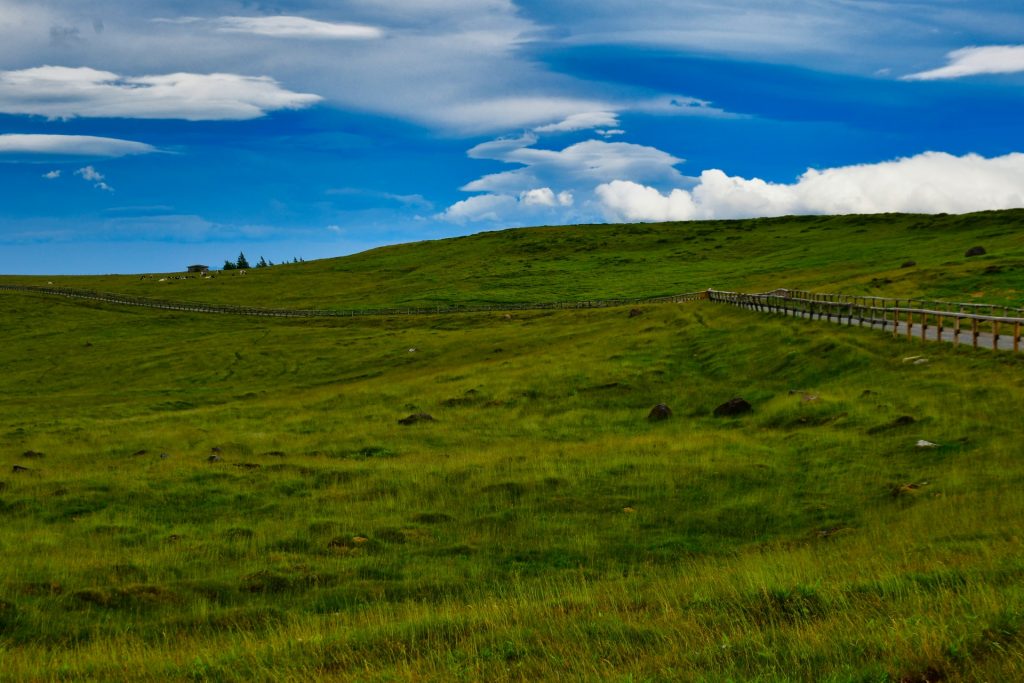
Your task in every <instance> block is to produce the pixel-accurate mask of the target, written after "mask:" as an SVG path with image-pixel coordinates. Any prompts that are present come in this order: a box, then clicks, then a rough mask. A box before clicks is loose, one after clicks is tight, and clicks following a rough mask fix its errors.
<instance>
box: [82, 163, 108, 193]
mask: <svg viewBox="0 0 1024 683" xmlns="http://www.w3.org/2000/svg"><path fill="white" fill-rule="evenodd" d="M75 175H76V176H80V177H81V178H82V180H84V181H86V182H89V183H92V184H93V187H95V188H96V189H97V190H103V191H104V192H113V191H114V188H112V187H111V186H110V185H107V183H106V182H105V181H106V176H104V175H103V174H102V173H100V172H99V171H97V170H96V169H95V168H93V167H92V166H85V167H83V168H80V169H78V170H77V171H75Z"/></svg>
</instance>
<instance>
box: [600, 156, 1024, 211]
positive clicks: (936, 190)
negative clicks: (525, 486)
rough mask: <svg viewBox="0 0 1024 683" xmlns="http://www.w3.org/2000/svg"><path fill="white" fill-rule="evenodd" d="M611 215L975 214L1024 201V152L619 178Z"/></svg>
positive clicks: (607, 197) (606, 192) (606, 199)
mask: <svg viewBox="0 0 1024 683" xmlns="http://www.w3.org/2000/svg"><path fill="white" fill-rule="evenodd" d="M594 192H595V195H596V196H597V199H598V201H599V203H600V206H601V208H602V210H603V212H604V214H605V217H606V218H607V219H609V220H629V221H664V220H691V219H712V218H746V217H752V216H782V215H787V214H849V213H885V212H907V213H968V212H971V211H983V210H990V209H1009V208H1019V207H1024V154H1008V155H1006V156H1002V157H995V158H991V159H986V158H984V157H981V156H978V155H976V154H968V155H965V156H962V157H957V156H953V155H950V154H945V153H941V152H926V153H924V154H919V155H917V156H914V157H908V158H903V159H897V160H895V161H887V162H883V163H879V164H861V165H856V166H844V167H840V168H831V169H825V170H822V171H818V170H814V169H811V170H808V171H807V172H806V173H804V174H803V175H802V176H800V178H799V179H798V180H797V182H795V183H792V184H779V183H768V182H765V181H763V180H760V179H758V178H753V179H746V178H740V177H733V176H728V175H726V174H725V173H724V172H722V171H720V170H717V169H712V170H708V171H704V172H703V173H702V174H701V176H700V178H699V179H698V181H697V184H696V185H695V186H694V187H693V188H692V189H690V190H685V189H674V190H672V191H671V192H670V193H668V194H662V193H661V192H659V191H658V190H656V189H654V188H651V187H646V186H644V185H641V184H639V183H636V182H632V181H626V180H616V181H613V182H610V183H603V184H601V185H599V186H598V187H597V188H595V191H594Z"/></svg>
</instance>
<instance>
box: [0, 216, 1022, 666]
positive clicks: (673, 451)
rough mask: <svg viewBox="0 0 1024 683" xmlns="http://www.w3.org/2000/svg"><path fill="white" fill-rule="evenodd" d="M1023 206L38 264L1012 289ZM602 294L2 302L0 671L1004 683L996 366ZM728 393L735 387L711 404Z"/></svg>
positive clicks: (1008, 642) (1014, 550)
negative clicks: (231, 262)
mask: <svg viewBox="0 0 1024 683" xmlns="http://www.w3.org/2000/svg"><path fill="white" fill-rule="evenodd" d="M1022 221H1024V212H1004V213H994V214H979V215H978V216H967V217H955V218H954V217H937V218H934V219H926V218H922V217H906V216H901V217H894V216H881V217H871V218H858V217H846V218H835V219H831V218H813V219H779V220H773V221H745V222H737V223H728V224H721V225H711V224H685V225H683V224H680V225H654V226H584V227H574V228H538V229H531V230H522V231H507V232H501V233H488V234H483V235H477V236H473V237H468V238H462V239H456V240H444V241H440V242H429V243H419V244H412V245H403V246H399V247H390V248H386V249H379V250H375V251H373V252H368V253H366V254H360V255H356V256H351V257H346V258H342V259H334V260H328V261H320V262H313V263H306V264H300V265H296V266H282V267H275V268H271V269H266V270H260V271H250V274H249V275H247V276H245V279H244V281H243V280H242V277H241V276H236V277H235V278H231V277H230V276H228V277H223V278H218V279H216V280H211V281H200V280H186V281H173V283H159V282H157V281H155V280H140V279H139V277H138V276H124V277H105V278H59V281H60V284H66V285H69V286H70V285H74V286H83V287H92V288H95V289H104V290H109V291H128V292H135V293H142V294H145V295H147V296H166V297H168V298H177V299H199V298H202V297H211V299H210V300H215V301H223V302H226V303H251V304H256V305H268V306H269V305H276V306H287V305H319V306H335V305H369V304H370V303H377V304H381V305H389V304H398V303H401V304H426V305H429V304H430V303H436V302H463V303H474V302H487V301H514V302H521V301H542V300H552V299H562V298H567V299H577V298H585V297H595V298H597V297H605V296H620V295H621V296H629V295H655V294H660V293H672V292H675V291H684V290H687V289H693V288H697V287H700V286H708V285H715V286H720V287H728V288H751V289H757V288H765V287H768V286H776V285H779V284H791V285H802V286H811V287H816V288H823V289H825V288H827V289H843V290H851V289H853V288H859V290H860V291H872V292H874V291H879V292H883V293H886V294H895V293H901V294H906V293H914V294H925V293H927V294H930V295H933V296H949V297H952V298H956V297H958V296H960V295H962V294H967V295H971V294H974V293H977V292H984V299H985V300H999V299H1000V298H1005V299H1006V300H1010V301H1019V292H1020V291H1022V289H1024V276H1022V272H1024V271H1021V270H1017V268H1018V265H1017V264H1019V263H1024V241H1022V240H1024V237H1022V230H1021V224H1022ZM922 222H923V223H924V224H923V225H918V223H922ZM915 226H916V227H915ZM859 230H867V231H869V232H868V233H859V232H858V231H859ZM703 231H709V232H707V234H702V232H703ZM865 234H870V236H871V239H870V240H869V239H867V238H863V239H861V240H858V239H856V236H858V235H865ZM876 238H877V239H876ZM872 244H875V245H877V246H871V245H872ZM975 244H981V245H984V246H985V247H986V249H988V252H989V253H988V255H986V256H983V257H972V258H969V259H968V258H965V257H964V255H963V252H964V251H965V250H966V249H967V248H969V247H971V246H975ZM674 252H678V253H676V254H674ZM908 258H913V259H915V260H916V261H917V262H918V265H917V266H916V267H914V268H905V269H900V268H899V266H900V264H901V263H902V262H903V261H904V260H906V259H908ZM744 259H746V260H744ZM51 279H52V278H51ZM886 279H888V280H891V282H889V283H884V280H886ZM4 280H5V281H18V282H27V281H30V280H32V279H31V278H14V277H9V278H4ZM35 281H36V282H38V280H35ZM872 281H874V282H875V284H872ZM639 311H640V313H639V315H636V314H633V315H631V311H630V309H629V308H608V309H599V310H598V309H595V310H564V311H530V312H517V313H515V314H512V315H510V316H508V317H506V316H505V315H503V314H494V313H469V314H457V315H438V316H433V315H431V316H396V317H372V318H340V319H308V320H303V319H295V320H291V319H262V318H244V317H233V316H213V315H200V314H184V313H174V312H167V311H156V310H149V309H141V308H132V307H116V306H108V305H104V304H95V303H90V302H82V301H72V300H64V299H59V298H50V297H42V296H38V295H34V294H25V293H17V292H0V325H2V326H3V329H4V330H5V331H6V332H5V343H4V345H3V347H2V348H0V363H2V364H3V368H4V372H3V373H0V466H2V469H0V557H3V558H4V561H3V562H0V672H3V673H2V675H0V678H3V679H4V680H15V681H20V680H25V681H35V680H75V681H81V680H97V681H108V680H153V681H157V680H159V681H166V680H175V681H176V680H191V681H196V680H217V681H252V680H332V681H334V680H360V681H363V680H379V681H385V680H425V681H452V680H465V681H476V680H488V681H520V680H555V679H557V680H619V681H628V680H643V681H676V680H693V681H709V682H710V681H723V680H736V681H748V680H750V681H753V680H760V681H835V682H839V681H892V682H894V683H895V682H897V681H899V682H902V681H994V680H1020V679H1022V678H1024V589H1022V586H1024V561H1022V559H1021V558H1022V557H1024V554H1022V553H1021V538H1022V536H1021V523H1020V520H1021V519H1022V518H1024V494H1022V493H1021V486H1020V484H1021V482H1022V481H1024V462H1022V460H1021V449H1020V441H1021V436H1022V429H1024V428H1022V425H1021V421H1020V416H1019V411H1018V410H1017V408H1016V406H1018V405H1019V404H1020V403H1021V401H1022V400H1024V382H1022V381H1021V369H1022V361H1021V359H1020V358H1019V357H1016V356H1013V355H1011V354H1005V353H998V354H997V353H992V352H989V351H972V350H971V349H968V348H959V349H954V348H952V347H951V346H948V345H940V344H929V345H927V346H923V345H921V344H920V343H919V342H916V341H908V340H906V339H904V338H900V339H893V338H892V337H891V336H887V335H883V334H879V333H877V332H874V331H871V330H868V329H861V328H856V327H854V328H846V327H838V326H833V325H828V324H824V323H819V322H812V321H807V320H802V319H794V318H781V317H771V316H763V315H759V314H757V313H753V312H750V311H746V310H742V309H737V308H732V307H728V306H723V305H714V304H710V303H706V302H693V303H687V304H678V305H677V304H660V305H647V306H640V307H639ZM922 356H923V357H924V358H925V359H926V360H927V362H924V363H916V362H915V361H919V360H921V357H922ZM736 396H741V397H743V398H744V399H746V400H747V401H749V402H750V404H751V405H752V410H750V411H749V412H746V413H743V414H740V415H735V416H723V415H716V414H715V409H716V407H718V406H719V405H720V404H722V403H724V402H726V401H728V400H729V399H731V398H733V397H736ZM659 403H664V404H667V405H668V406H669V408H670V409H671V413H672V415H671V417H669V418H668V419H667V420H663V421H651V420H649V419H648V415H649V412H650V411H651V409H652V407H653V406H655V405H656V404H659ZM424 414H425V415H429V416H430V418H431V419H427V418H425V417H422V415H424ZM410 416H421V417H420V418H419V419H418V420H413V421H412V422H413V423H412V424H402V423H400V420H407V421H408V418H409V417H410ZM922 440H924V441H927V442H928V443H930V444H933V445H932V446H924V447H921V446H919V445H918V443H919V441H922Z"/></svg>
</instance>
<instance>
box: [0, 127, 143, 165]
mask: <svg viewBox="0 0 1024 683" xmlns="http://www.w3.org/2000/svg"><path fill="white" fill-rule="evenodd" d="M156 151H158V150H157V149H156V148H155V147H153V146H152V145H147V144H145V143H143V142H133V141H131V140H119V139H117V138H102V137H95V136H92V135H35V134H21V133H7V134H4V135H0V161H43V160H45V161H53V159H54V158H72V159H73V158H78V159H81V158H83V157H91V158H114V157H123V156H129V155H134V154H149V153H151V152H156Z"/></svg>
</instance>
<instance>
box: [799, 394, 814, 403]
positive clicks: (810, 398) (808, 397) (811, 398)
mask: <svg viewBox="0 0 1024 683" xmlns="http://www.w3.org/2000/svg"><path fill="white" fill-rule="evenodd" d="M800 400H801V401H804V402H805V403H814V402H815V401H817V400H818V397H817V395H816V394H803V395H802V396H800Z"/></svg>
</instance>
